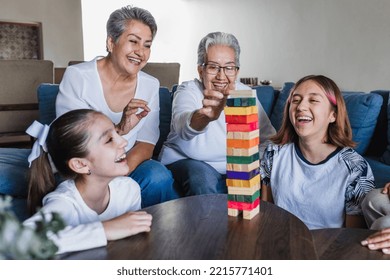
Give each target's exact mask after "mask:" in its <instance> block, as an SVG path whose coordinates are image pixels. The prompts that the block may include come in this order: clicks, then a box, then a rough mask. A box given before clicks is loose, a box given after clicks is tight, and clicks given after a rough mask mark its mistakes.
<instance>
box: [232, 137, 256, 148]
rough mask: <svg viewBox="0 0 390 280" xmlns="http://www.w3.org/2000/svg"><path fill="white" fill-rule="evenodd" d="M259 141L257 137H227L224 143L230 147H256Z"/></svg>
mask: <svg viewBox="0 0 390 280" xmlns="http://www.w3.org/2000/svg"><path fill="white" fill-rule="evenodd" d="M259 143H260V140H259V137H256V138H253V139H249V140H243V139H227V143H226V145H227V146H228V147H230V148H242V149H249V148H251V147H255V146H256V147H257V146H258V145H259Z"/></svg>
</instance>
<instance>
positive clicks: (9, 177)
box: [0, 148, 31, 198]
mask: <svg viewBox="0 0 390 280" xmlns="http://www.w3.org/2000/svg"><path fill="white" fill-rule="evenodd" d="M30 153H31V149H17V148H0V194H4V195H12V196H14V197H24V198H25V197H27V193H28V190H27V185H28V181H27V175H28V169H29V167H28V161H27V158H28V156H29V154H30Z"/></svg>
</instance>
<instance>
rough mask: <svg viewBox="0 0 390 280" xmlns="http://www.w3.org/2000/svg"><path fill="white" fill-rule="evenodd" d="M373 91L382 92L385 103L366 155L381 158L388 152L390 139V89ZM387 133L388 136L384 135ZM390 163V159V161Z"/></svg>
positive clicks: (375, 91)
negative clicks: (389, 118)
mask: <svg viewBox="0 0 390 280" xmlns="http://www.w3.org/2000/svg"><path fill="white" fill-rule="evenodd" d="M371 92H373V93H377V94H380V95H381V96H382V98H383V103H382V106H381V110H380V112H379V115H378V118H377V122H376V127H375V130H374V134H373V135H372V139H371V143H370V145H369V146H368V148H367V151H366V153H365V156H370V157H376V158H380V157H381V156H382V155H384V153H386V149H387V148H389V150H390V146H389V147H387V146H388V143H390V142H389V140H390V132H389V130H388V126H389V125H390V123H389V122H388V114H389V112H388V107H389V103H388V102H389V93H390V92H389V91H388V90H374V91H371ZM384 135H386V137H384ZM389 157H390V154H389ZM388 163H390V159H389V162H388Z"/></svg>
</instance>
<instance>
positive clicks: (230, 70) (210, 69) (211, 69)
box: [202, 63, 240, 76]
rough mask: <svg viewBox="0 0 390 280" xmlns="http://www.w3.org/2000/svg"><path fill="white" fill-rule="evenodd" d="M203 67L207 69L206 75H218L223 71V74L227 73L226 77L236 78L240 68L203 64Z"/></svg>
mask: <svg viewBox="0 0 390 280" xmlns="http://www.w3.org/2000/svg"><path fill="white" fill-rule="evenodd" d="M202 66H203V67H204V68H205V69H206V73H207V74H210V75H217V74H218V73H219V71H221V69H223V72H224V73H225V75H226V76H234V75H236V73H237V71H238V69H240V67H237V66H224V67H222V66H219V65H216V64H207V63H203V64H202Z"/></svg>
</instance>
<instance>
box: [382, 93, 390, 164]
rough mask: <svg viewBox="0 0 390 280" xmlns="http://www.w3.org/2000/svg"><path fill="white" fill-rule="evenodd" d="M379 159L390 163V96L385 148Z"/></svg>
mask: <svg viewBox="0 0 390 280" xmlns="http://www.w3.org/2000/svg"><path fill="white" fill-rule="evenodd" d="M381 160H382V161H383V162H384V163H386V164H387V165H390V96H389V99H388V102H387V149H386V151H385V152H384V153H383V156H382V158H381Z"/></svg>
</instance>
